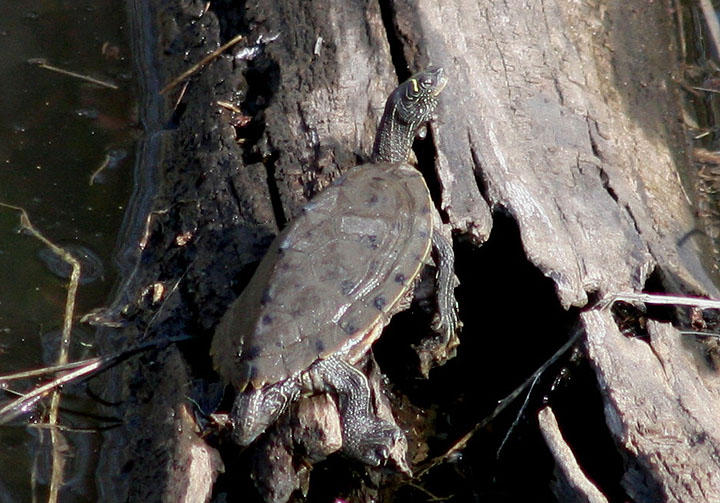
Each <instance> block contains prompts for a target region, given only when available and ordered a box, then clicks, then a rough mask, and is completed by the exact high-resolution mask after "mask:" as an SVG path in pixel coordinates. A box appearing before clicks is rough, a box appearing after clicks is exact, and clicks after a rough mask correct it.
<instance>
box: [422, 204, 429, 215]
mask: <svg viewBox="0 0 720 503" xmlns="http://www.w3.org/2000/svg"><path fill="white" fill-rule="evenodd" d="M421 211H422V214H423V215H427V214H428V213H430V206H428V205H425V206H423V207H422V210H421Z"/></svg>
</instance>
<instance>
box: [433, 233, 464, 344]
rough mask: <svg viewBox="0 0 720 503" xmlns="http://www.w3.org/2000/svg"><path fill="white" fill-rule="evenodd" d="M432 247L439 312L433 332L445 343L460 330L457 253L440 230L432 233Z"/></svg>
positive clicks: (434, 322) (434, 319)
mask: <svg viewBox="0 0 720 503" xmlns="http://www.w3.org/2000/svg"><path fill="white" fill-rule="evenodd" d="M432 246H433V251H434V252H435V266H436V267H437V274H436V276H435V291H436V299H437V312H436V313H435V317H434V318H433V330H435V332H437V333H438V334H439V335H440V336H441V337H442V339H443V341H445V342H449V341H450V340H452V339H453V338H455V332H457V330H458V328H460V323H459V321H458V313H457V301H456V300H455V287H456V286H457V283H458V282H457V278H456V277H455V252H454V251H453V247H452V244H451V243H450V242H448V240H447V239H445V236H443V235H442V234H441V233H440V231H439V230H438V229H434V230H433V233H432Z"/></svg>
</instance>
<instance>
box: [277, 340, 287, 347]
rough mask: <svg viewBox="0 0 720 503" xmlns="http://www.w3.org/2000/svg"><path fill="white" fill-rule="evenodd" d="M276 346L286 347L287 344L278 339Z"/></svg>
mask: <svg viewBox="0 0 720 503" xmlns="http://www.w3.org/2000/svg"><path fill="white" fill-rule="evenodd" d="M275 347H276V348H284V347H285V345H284V344H283V343H282V341H277V342H276V343H275Z"/></svg>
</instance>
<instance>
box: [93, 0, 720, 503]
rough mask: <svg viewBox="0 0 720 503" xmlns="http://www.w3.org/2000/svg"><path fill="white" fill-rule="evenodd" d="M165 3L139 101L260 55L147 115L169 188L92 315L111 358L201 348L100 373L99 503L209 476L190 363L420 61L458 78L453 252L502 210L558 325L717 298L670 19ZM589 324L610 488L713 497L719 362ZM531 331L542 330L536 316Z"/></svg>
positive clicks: (444, 110) (652, 7) (450, 175)
mask: <svg viewBox="0 0 720 503" xmlns="http://www.w3.org/2000/svg"><path fill="white" fill-rule="evenodd" d="M153 5H154V7H150V8H149V10H148V11H147V12H143V14H147V18H146V19H147V22H148V23H150V24H151V25H152V27H153V30H156V31H157V36H158V39H157V41H154V42H152V44H153V45H152V46H154V47H156V48H157V49H156V52H155V55H154V56H153V57H152V58H150V59H149V60H144V62H141V64H140V67H141V68H142V67H143V65H155V64H158V65H159V67H160V68H161V72H160V75H161V77H160V80H161V81H162V82H161V83H158V82H155V83H152V82H150V83H149V84H146V85H147V86H148V87H147V89H146V92H147V93H156V92H157V91H158V89H159V88H160V87H161V84H162V83H165V82H168V81H169V80H170V79H172V78H173V77H174V76H176V75H178V74H180V73H182V71H184V70H185V69H186V68H187V67H188V66H189V65H191V64H192V63H193V62H195V61H199V60H200V59H202V57H203V56H204V55H206V54H207V53H208V52H210V51H212V50H214V49H216V48H217V47H218V46H219V45H220V44H221V43H222V42H225V41H227V40H229V39H230V38H232V37H233V36H235V35H236V34H238V33H246V34H247V36H246V41H247V43H246V44H240V45H238V46H237V47H236V48H234V49H233V50H232V52H231V53H230V54H228V55H226V56H224V57H221V58H219V59H217V60H216V61H214V62H212V63H211V64H209V65H208V66H207V67H206V68H205V69H203V71H201V72H200V73H198V74H197V75H196V76H193V77H191V78H190V79H189V80H188V82H187V86H186V87H184V88H182V87H179V88H178V89H177V91H176V92H175V93H170V94H169V95H168V97H167V99H166V100H165V102H164V103H163V104H162V106H161V107H160V108H159V109H157V110H156V112H157V117H156V120H155V121H154V122H153V121H148V122H147V124H150V126H149V127H150V130H149V131H146V133H147V135H148V139H147V140H146V146H147V147H148V148H147V149H146V151H147V156H148V157H146V159H145V160H146V161H147V160H148V159H151V160H152V162H150V163H149V164H146V165H144V166H143V167H142V169H145V170H153V174H154V175H153V177H152V178H154V179H155V180H156V181H157V183H155V184H153V185H152V187H153V188H152V191H150V192H148V190H149V189H147V187H146V188H145V189H143V190H144V192H142V194H143V196H142V197H137V198H136V199H135V201H134V209H135V211H134V215H136V217H134V218H130V219H129V224H128V232H127V236H128V237H127V241H128V250H130V251H129V252H128V253H127V256H128V257H130V259H129V260H130V262H131V263H133V264H134V266H133V268H132V269H131V271H129V272H128V274H127V281H126V283H125V284H124V286H123V288H122V289H121V291H120V293H119V295H118V298H117V301H116V302H115V303H114V304H113V305H112V306H111V307H110V308H109V309H108V310H107V311H106V312H105V313H103V314H102V315H99V316H98V317H97V320H96V321H98V322H107V321H108V320H114V321H121V322H122V323H123V324H124V328H122V329H121V330H120V336H118V334H113V336H112V337H108V342H107V346H108V347H110V346H112V343H111V342H110V341H117V340H125V341H130V342H128V344H130V343H132V341H137V340H142V339H144V338H147V337H160V336H168V335H175V334H177V333H192V334H195V335H198V338H199V339H200V340H201V341H202V340H204V341H205V342H198V343H194V344H195V345H193V346H192V347H191V348H190V349H191V351H185V352H181V351H180V350H178V349H177V348H174V347H173V348H171V349H168V350H165V351H164V352H163V353H162V354H160V355H154V356H153V357H152V358H146V359H141V360H139V361H137V362H136V363H134V364H133V365H128V366H127V367H125V368H123V369H119V370H118V371H117V372H118V375H117V376H116V378H114V379H112V380H110V383H111V386H110V388H109V393H110V396H109V397H106V398H113V397H114V398H115V399H116V401H122V402H123V403H124V406H123V415H124V419H125V425H126V426H125V427H124V428H122V429H120V430H118V431H111V432H109V433H108V434H107V441H106V442H105V445H104V452H103V455H102V458H103V460H104V461H103V465H102V466H101V472H102V473H111V474H122V477H112V478H108V479H107V480H106V481H105V482H103V483H104V484H107V485H106V486H105V487H106V488H107V493H108V494H107V497H106V498H104V499H105V500H106V501H113V500H118V501H125V500H128V499H130V500H135V501H140V500H143V501H157V500H160V499H173V500H174V499H176V498H179V497H180V496H182V495H183V494H185V495H191V496H188V497H192V498H193V499H194V500H195V501H200V500H202V499H206V498H209V496H210V491H211V490H212V483H211V482H212V480H213V479H214V478H215V474H216V472H217V471H218V470H219V469H220V467H219V464H218V462H217V460H216V458H215V454H214V451H213V450H212V449H211V448H209V447H207V445H206V444H204V443H202V442H199V441H195V439H197V434H196V433H192V432H191V431H189V430H192V424H191V423H192V421H190V420H189V419H188V418H189V416H188V415H187V414H186V413H185V412H184V410H185V398H186V396H187V395H188V394H190V393H191V390H190V389H189V388H190V387H189V386H188V383H189V382H190V381H191V379H192V377H193V376H206V375H208V372H207V369H206V368H203V365H204V364H203V363H202V362H200V363H199V362H197V361H191V362H190V363H188V362H187V361H186V356H187V355H188V354H189V353H193V352H194V353H196V354H197V353H198V351H199V350H205V349H206V348H207V346H208V345H209V337H210V335H211V333H212V328H213V326H214V324H215V323H216V322H217V320H218V319H219V317H220V315H221V314H222V312H223V309H224V308H225V307H226V306H227V305H228V303H229V302H230V301H231V300H232V298H234V296H235V295H237V293H238V292H239V291H240V290H241V289H242V287H243V285H244V282H246V281H247V279H248V277H249V275H250V274H251V272H252V268H253V265H254V264H255V263H256V262H257V261H258V260H259V258H260V257H261V256H262V254H263V252H264V249H265V247H266V246H267V245H268V243H269V240H270V239H271V237H272V236H273V235H274V234H275V233H276V232H277V227H278V223H279V224H280V225H282V224H283V222H284V221H286V220H288V219H290V218H292V216H293V214H294V213H295V212H296V211H297V210H298V209H299V208H300V206H301V205H302V204H303V203H304V202H305V201H307V200H308V199H309V198H310V197H311V196H312V195H313V194H315V193H316V192H318V191H319V190H321V189H322V188H323V187H324V186H325V185H327V183H329V181H330V180H331V179H332V178H333V177H335V176H336V175H337V174H338V173H339V172H342V171H343V170H344V169H347V168H349V167H351V166H353V165H355V164H356V163H357V161H358V159H363V158H365V157H366V156H367V155H368V153H369V152H370V149H371V146H372V140H373V135H374V130H375V126H376V124H377V121H378V118H379V116H380V114H381V112H382V104H383V102H384V98H385V97H386V96H387V94H388V93H389V91H390V90H391V89H392V88H393V87H394V85H395V84H396V83H397V78H396V76H400V77H405V76H407V75H408V74H409V69H412V70H414V69H417V68H421V67H423V66H425V65H427V64H428V63H429V62H432V63H433V64H437V65H441V66H444V67H445V68H446V70H447V71H448V74H449V76H450V79H451V84H450V85H449V86H448V88H447V89H446V91H445V92H444V94H443V99H442V101H441V106H440V110H439V113H438V115H439V117H438V121H437V122H435V123H434V124H433V127H432V135H431V139H432V141H433V145H434V148H431V149H430V155H427V152H428V151H427V149H426V150H424V152H425V153H426V155H425V156H422V155H421V158H420V159H419V160H420V164H421V166H425V167H427V166H428V165H431V166H434V168H435V173H436V174H433V173H431V172H426V173H425V174H426V175H427V176H429V177H431V178H432V179H434V181H435V182H436V183H434V187H435V188H436V190H435V194H434V195H435V196H436V197H437V200H436V203H437V204H438V207H439V208H440V209H441V211H442V212H443V213H444V216H445V217H446V218H447V222H448V223H449V225H451V226H452V227H453V228H454V230H455V233H456V236H457V237H458V238H463V237H467V238H470V239H471V240H472V241H473V242H474V243H475V244H476V246H480V245H481V244H482V243H483V242H484V241H485V240H486V239H487V237H488V235H489V234H490V229H491V226H492V221H491V213H492V212H493V211H502V212H505V213H507V214H509V215H510V216H511V217H512V218H513V219H514V221H515V222H516V223H517V226H518V229H519V232H520V236H521V239H522V246H523V249H524V253H525V255H526V257H527V259H528V260H529V261H530V262H531V263H532V264H534V265H535V266H536V267H537V268H538V269H539V270H540V271H541V272H542V274H544V275H546V276H547V277H549V278H551V279H552V281H553V282H554V285H555V292H556V296H557V302H558V303H559V304H560V305H562V306H563V307H564V308H566V309H569V308H575V309H578V308H587V307H588V306H589V305H590V303H591V301H592V300H593V299H596V298H598V297H599V296H602V295H605V294H608V293H613V292H626V291H641V290H642V289H643V288H644V285H645V282H646V281H647V280H648V278H649V277H650V275H651V274H652V273H653V272H654V273H656V276H658V277H660V278H661V279H662V282H663V285H664V287H665V288H666V289H667V290H668V291H672V292H676V293H694V294H705V295H712V296H717V295H718V291H717V289H716V287H715V286H714V284H713V282H712V279H713V278H710V277H709V276H708V274H707V273H705V269H704V268H703V266H702V264H701V261H700V258H699V257H701V256H702V254H703V253H704V250H703V242H702V235H698V234H696V235H694V236H693V237H691V238H689V239H688V238H687V236H688V235H689V234H690V233H691V231H693V229H694V228H695V225H696V224H695V222H694V219H693V213H692V210H693V209H692V207H691V206H690V204H689V202H688V199H687V197H686V195H685V192H684V190H683V187H682V186H681V182H680V176H679V174H678V173H681V172H683V170H686V169H687V158H686V155H685V148H686V145H685V140H684V132H683V130H682V127H681V123H680V120H679V118H680V117H681V112H680V109H679V106H678V103H679V102H678V99H677V96H676V85H675V84H674V83H673V82H672V81H671V80H670V78H669V76H668V75H669V71H668V64H674V63H673V62H674V61H675V58H674V57H671V56H668V55H673V54H674V53H675V51H676V44H675V42H674V38H673V35H672V34H673V33H674V26H673V25H672V22H671V21H672V18H671V17H669V16H668V15H667V12H666V9H669V8H670V6H669V5H666V4H665V3H663V2H655V3H648V4H643V5H639V6H638V5H636V6H635V7H634V8H633V9H630V8H629V7H627V6H625V5H624V3H622V2H613V1H610V2H598V3H597V4H592V5H590V4H579V3H573V2H565V1H562V0H557V1H549V2H548V1H545V2H531V3H529V4H528V3H527V2H506V3H501V4H487V3H483V2H480V3H478V2H476V1H469V0H459V1H452V2H450V1H445V0H432V1H431V0H416V1H395V2H382V3H381V5H378V3H376V2H343V1H335V0H324V1H315V2H303V1H300V0H296V1H284V2H273V3H268V2H259V3H256V4H246V5H236V4H234V3H231V2H212V3H211V4H210V9H209V10H207V9H206V4H205V2H177V3H173V2H156V3H154V4H153ZM658 27H660V28H658ZM141 31H142V30H141ZM150 32H151V30H144V31H143V33H144V34H145V35H147V34H149V33H150ZM275 35H278V37H277V39H275V40H274V41H272V42H269V43H267V41H268V40H270V39H272V38H273V37H275ZM263 40H264V41H265V42H264V41H263ZM144 57H148V56H144ZM153 58H156V59H153ZM141 60H142V58H141ZM181 89H182V92H180V90H181ZM175 100H177V101H178V105H177V106H174V105H175V103H174V102H175ZM219 101H220V102H225V103H231V104H233V105H234V106H235V107H237V109H238V110H239V112H233V111H232V110H231V109H229V108H227V107H224V106H222V105H219V104H218V102H219ZM152 124H154V127H155V129H154V130H153V129H152V128H153V126H152ZM433 151H434V152H433ZM153 155H155V157H154V158H153V157H152V156H153ZM426 171H427V170H426ZM138 243H141V246H138ZM461 280H463V281H466V282H467V281H477V279H473V277H471V276H468V277H465V278H463V277H461ZM477 287H478V288H480V287H482V285H480V284H478V285H477ZM521 292H522V285H518V294H519V295H521ZM513 301H515V300H514V299H508V302H513ZM530 302H532V300H530ZM471 309H476V310H479V309H482V306H472V307H471ZM576 312H577V311H576ZM577 319H578V322H579V323H580V324H581V325H582V326H584V328H585V331H586V338H585V341H584V342H585V344H584V351H585V356H586V358H587V359H588V360H589V362H590V363H591V365H592V368H593V369H594V373H595V377H596V386H597V388H598V389H599V390H600V393H601V395H602V399H603V402H604V414H605V418H604V419H605V421H606V423H607V425H608V428H609V431H610V432H611V434H612V437H613V440H614V443H615V448H616V449H617V451H618V452H619V453H620V454H621V455H622V456H623V457H624V460H625V467H626V468H625V472H624V475H623V476H622V477H621V481H619V482H621V483H622V486H623V490H624V491H625V493H626V495H627V496H628V497H629V498H631V499H633V500H634V501H638V502H651V501H659V500H666V501H683V502H691V501H698V502H699V501H709V500H713V499H717V498H720V470H718V468H719V467H718V459H717V456H716V455H715V453H716V452H717V449H718V443H719V442H720V432H719V431H717V426H716V423H717V421H716V418H717V417H718V414H717V411H718V407H720V396H719V393H720V390H719V389H718V386H717V382H716V381H717V379H716V377H717V371H716V370H715V368H714V367H713V365H712V364H711V363H710V362H709V361H708V359H707V358H706V357H705V354H706V352H707V348H705V347H704V346H703V345H702V344H701V343H697V344H683V343H681V341H680V338H679V337H680V336H679V335H678V334H677V332H676V331H675V330H674V329H673V327H672V326H671V325H670V324H669V323H668V322H651V323H650V324H649V326H648V334H649V337H648V338H647V339H632V338H628V337H627V336H626V335H623V334H622V333H621V332H620V330H619V328H618V325H617V322H616V321H615V320H614V319H613V318H612V317H611V316H610V315H609V314H606V313H601V312H597V311H594V310H592V309H588V310H585V311H584V312H582V314H580V315H578V317H577ZM529 321H530V323H529V324H528V325H529V327H531V328H530V329H531V330H536V331H537V333H536V337H539V338H541V337H543V335H544V334H543V332H542V322H543V320H542V319H537V320H529ZM108 332H110V331H108ZM491 335H492V334H483V336H484V337H487V336H491ZM460 351H462V347H461V349H460ZM503 356H504V355H496V358H497V359H498V360H502V359H503ZM205 364H207V362H205ZM497 398H501V396H496V397H494V399H497ZM113 411H114V412H115V413H116V412H117V410H116V409H113ZM395 413H396V415H397V414H398V413H399V412H398V411H397V410H396V411H395ZM546 424H547V423H546ZM557 429H558V428H554V430H553V431H555V430H557ZM179 430H181V431H182V432H183V433H182V434H181V435H178V431H179ZM562 430H563V424H562V421H560V422H559V431H560V432H561V431H562ZM548 431H550V430H548ZM188 435H189V436H188ZM548 438H550V437H548ZM189 439H190V440H189ZM552 439H553V441H551V442H549V447H550V449H552V450H553V452H554V454H556V455H555V459H556V462H557V463H559V464H560V465H562V464H563V463H568V465H567V466H560V467H559V468H560V469H561V471H563V472H565V473H569V474H570V473H574V474H576V475H577V473H578V470H577V467H576V466H574V465H573V463H575V460H574V458H572V456H569V455H568V449H563V448H561V447H559V446H560V445H561V443H562V442H564V440H563V437H562V436H561V435H559V434H553V435H552ZM201 446H202V447H201ZM569 447H572V445H570V446H569ZM234 454H237V453H234ZM243 456H247V454H244V455H243ZM236 457H237V456H236ZM291 457H292V456H291ZM239 459H241V461H240V462H239V463H240V464H237V463H236V462H234V461H232V460H231V458H229V457H228V456H225V461H226V463H228V467H227V469H228V471H229V472H232V470H237V473H240V474H243V473H244V471H245V470H247V466H248V465H247V464H245V465H243V464H242V463H243V462H244V461H242V460H246V459H247V457H242V456H241V457H240V458H239ZM197 460H200V461H199V462H198V461H197ZM211 460H215V461H211ZM564 460H565V461H564ZM290 461H292V459H291V460H290ZM193 463H194V464H193ZM187 466H193V467H199V468H198V470H199V471H196V472H192V470H187V469H186V468H185V467H187ZM580 468H583V467H582V465H580ZM191 472H192V473H191ZM198 475H199V476H200V477H199V478H198ZM294 476H295V479H293V481H295V480H300V479H301V478H302V476H303V474H302V473H299V472H298V473H296V474H295V475H294ZM103 478H104V476H103V475H101V479H103ZM232 478H233V475H232V473H229V474H228V477H227V480H231V479H232ZM197 480H202V481H203V482H202V483H197ZM375 480H376V481H377V480H378V478H377V476H375ZM293 481H291V482H289V483H290V486H289V489H288V490H289V491H291V490H292V489H293V488H294V487H291V486H292V484H294V483H295V482H293ZM301 482H303V484H304V483H305V482H306V481H302V480H301ZM597 489H599V491H600V492H602V491H603V487H602V486H599V485H598V486H597ZM183 491H184V493H183ZM359 491H360V492H358V493H356V494H357V495H358V497H362V495H363V494H364V495H366V496H367V495H368V494H377V493H373V490H372V489H370V488H368V487H364V488H362V489H360V490H359ZM363 491H365V492H363ZM559 494H560V492H559ZM283 497H285V496H273V497H272V498H275V499H276V500H281V499H282V498H283Z"/></svg>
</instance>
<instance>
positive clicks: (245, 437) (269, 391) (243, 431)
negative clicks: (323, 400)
mask: <svg viewBox="0 0 720 503" xmlns="http://www.w3.org/2000/svg"><path fill="white" fill-rule="evenodd" d="M299 394H300V384H299V383H298V382H297V380H293V379H290V380H287V381H282V382H279V383H277V384H273V385H271V386H266V387H264V388H260V389H253V390H247V391H244V392H242V393H238V395H237V397H236V398H235V403H234V404H233V408H232V411H231V413H230V418H231V419H232V422H233V434H232V436H233V440H235V442H237V443H238V444H240V445H242V446H246V445H249V444H250V443H252V442H253V441H254V440H255V439H256V438H257V437H258V436H259V435H260V434H261V433H263V432H264V431H265V430H266V429H267V428H268V426H270V425H271V424H273V423H274V422H275V421H276V420H277V419H278V418H279V417H280V415H281V414H282V413H283V412H284V411H285V409H286V408H287V406H288V404H290V403H291V402H292V401H293V400H295V398H297V396H298V395H299Z"/></svg>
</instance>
